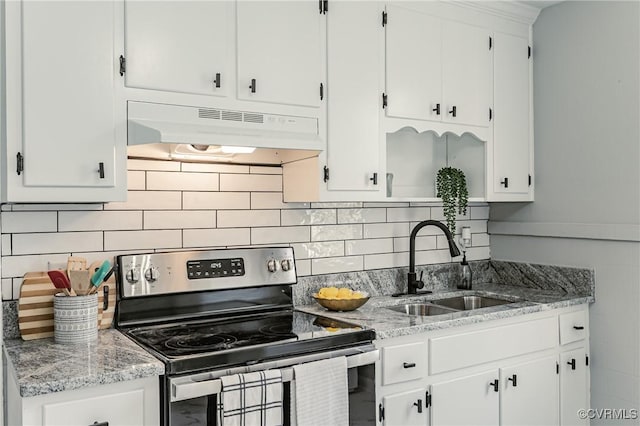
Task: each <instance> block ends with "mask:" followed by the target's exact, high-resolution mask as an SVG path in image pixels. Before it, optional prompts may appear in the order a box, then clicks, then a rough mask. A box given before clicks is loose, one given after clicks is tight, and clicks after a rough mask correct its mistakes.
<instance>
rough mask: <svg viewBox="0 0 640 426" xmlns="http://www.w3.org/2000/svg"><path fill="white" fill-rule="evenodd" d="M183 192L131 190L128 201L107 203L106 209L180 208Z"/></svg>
mask: <svg viewBox="0 0 640 426" xmlns="http://www.w3.org/2000/svg"><path fill="white" fill-rule="evenodd" d="M180 208H182V193H181V192H178V191H174V192H170V191H129V192H128V193H127V201H124V202H117V203H107V204H105V205H104V209H105V210H179V209H180Z"/></svg>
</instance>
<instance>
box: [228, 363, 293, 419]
mask: <svg viewBox="0 0 640 426" xmlns="http://www.w3.org/2000/svg"><path fill="white" fill-rule="evenodd" d="M221 380H222V392H221V393H220V394H221V395H220V406H219V407H218V408H219V414H220V424H221V425H222V426H281V425H282V424H283V423H282V375H281V373H280V370H267V371H257V372H255V373H246V374H234V375H232V376H225V377H222V378H221Z"/></svg>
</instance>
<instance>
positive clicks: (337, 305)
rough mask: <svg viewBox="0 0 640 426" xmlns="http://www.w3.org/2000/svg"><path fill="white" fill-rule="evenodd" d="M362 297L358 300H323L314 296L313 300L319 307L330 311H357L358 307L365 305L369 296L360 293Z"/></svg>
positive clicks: (316, 295)
mask: <svg viewBox="0 0 640 426" xmlns="http://www.w3.org/2000/svg"><path fill="white" fill-rule="evenodd" d="M362 294H363V295H364V297H360V298H359V299H324V298H321V297H318V294H317V293H316V294H314V295H313V298H314V299H316V302H318V303H319V304H320V305H322V306H324V307H325V308H327V309H328V310H330V311H343V312H346V311H353V310H355V309H358V308H359V307H360V306H362V305H364V304H365V303H367V300H369V295H368V294H366V293H362Z"/></svg>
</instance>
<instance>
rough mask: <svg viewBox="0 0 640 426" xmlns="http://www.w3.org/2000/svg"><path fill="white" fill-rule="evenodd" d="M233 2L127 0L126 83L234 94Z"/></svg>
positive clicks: (141, 86) (145, 86)
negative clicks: (232, 73) (232, 72)
mask: <svg viewBox="0 0 640 426" xmlns="http://www.w3.org/2000/svg"><path fill="white" fill-rule="evenodd" d="M233 6H234V4H233V2H231V1H179V2H178V1H139V0H126V1H125V31H124V34H125V49H126V50H125V58H126V59H127V63H126V71H127V72H126V75H125V77H126V85H127V87H135V88H141V89H153V90H162V91H168V92H180V93H194V94H200V95H213V96H227V95H228V94H229V93H232V90H231V88H232V84H233V80H232V79H231V71H232V68H231V65H232V63H233V46H234V44H233Z"/></svg>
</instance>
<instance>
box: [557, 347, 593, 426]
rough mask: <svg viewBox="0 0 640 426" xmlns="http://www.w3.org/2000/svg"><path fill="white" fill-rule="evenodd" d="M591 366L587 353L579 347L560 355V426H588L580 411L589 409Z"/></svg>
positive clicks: (587, 421)
mask: <svg viewBox="0 0 640 426" xmlns="http://www.w3.org/2000/svg"><path fill="white" fill-rule="evenodd" d="M588 384H589V366H588V358H587V351H586V350H585V348H584V347H579V348H577V349H573V350H570V351H565V352H562V353H561V354H560V408H561V416H560V424H561V425H562V426H574V425H587V424H589V420H588V419H581V418H580V417H579V416H578V410H586V409H588V408H589V385H588Z"/></svg>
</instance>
